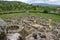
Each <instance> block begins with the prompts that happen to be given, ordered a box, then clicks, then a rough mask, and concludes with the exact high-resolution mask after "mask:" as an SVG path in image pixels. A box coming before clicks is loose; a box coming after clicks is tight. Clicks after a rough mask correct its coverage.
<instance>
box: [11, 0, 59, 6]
mask: <svg viewBox="0 0 60 40" xmlns="http://www.w3.org/2000/svg"><path fill="white" fill-rule="evenodd" d="M10 1H22V2H26V3H48V4H57V5H60V0H10Z"/></svg>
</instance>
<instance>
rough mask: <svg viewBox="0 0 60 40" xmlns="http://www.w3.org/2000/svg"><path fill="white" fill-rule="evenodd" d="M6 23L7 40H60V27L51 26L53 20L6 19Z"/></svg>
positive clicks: (33, 17) (31, 17) (35, 18)
mask: <svg viewBox="0 0 60 40" xmlns="http://www.w3.org/2000/svg"><path fill="white" fill-rule="evenodd" d="M4 21H5V22H6V26H4V27H6V28H5V33H6V36H7V40H60V31H59V30H60V29H59V27H60V26H59V27H58V26H56V27H54V26H51V25H50V24H51V19H48V18H45V17H37V16H21V17H13V18H10V19H4ZM14 35H15V36H14ZM16 35H17V36H16ZM14 38H16V39H14Z"/></svg>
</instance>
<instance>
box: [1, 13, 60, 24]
mask: <svg viewBox="0 0 60 40" xmlns="http://www.w3.org/2000/svg"><path fill="white" fill-rule="evenodd" d="M27 14H30V15H32V16H39V17H47V18H50V19H52V22H51V24H52V25H55V24H56V21H60V16H59V15H54V14H47V13H13V14H3V15H0V17H1V18H10V17H14V16H24V15H27Z"/></svg>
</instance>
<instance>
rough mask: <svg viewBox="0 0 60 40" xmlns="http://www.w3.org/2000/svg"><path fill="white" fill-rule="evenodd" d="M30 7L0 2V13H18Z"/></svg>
mask: <svg viewBox="0 0 60 40" xmlns="http://www.w3.org/2000/svg"><path fill="white" fill-rule="evenodd" d="M30 7H31V5H29V4H26V3H22V2H17V1H0V12H1V11H18V10H27V9H29V8H30Z"/></svg>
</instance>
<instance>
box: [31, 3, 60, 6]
mask: <svg viewBox="0 0 60 40" xmlns="http://www.w3.org/2000/svg"><path fill="white" fill-rule="evenodd" d="M32 5H35V6H36V5H38V6H48V7H60V5H54V4H47V3H32Z"/></svg>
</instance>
